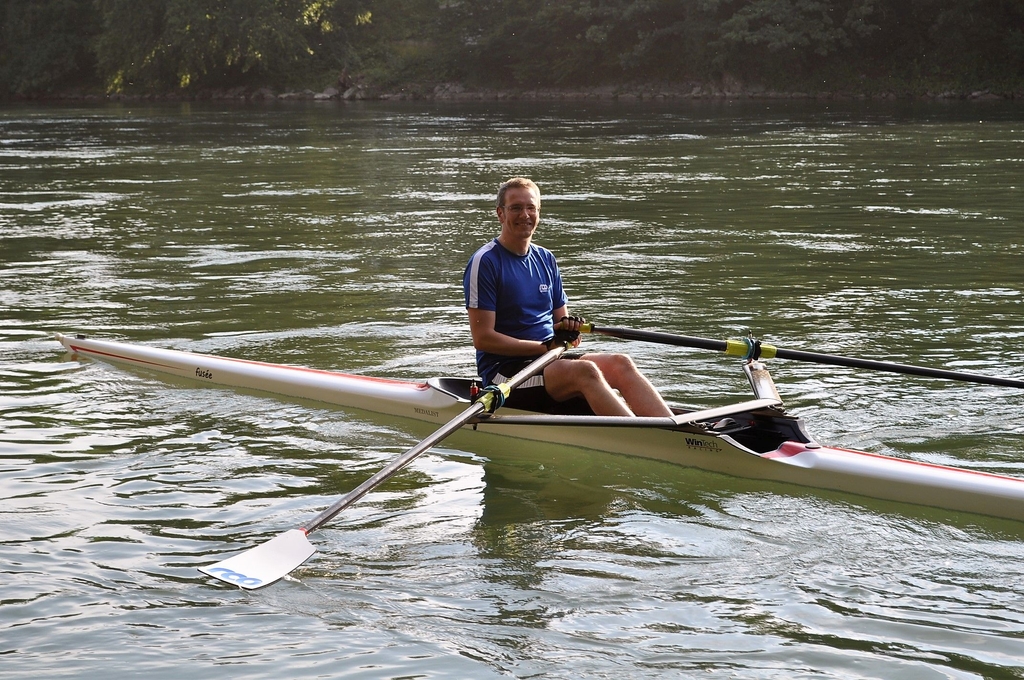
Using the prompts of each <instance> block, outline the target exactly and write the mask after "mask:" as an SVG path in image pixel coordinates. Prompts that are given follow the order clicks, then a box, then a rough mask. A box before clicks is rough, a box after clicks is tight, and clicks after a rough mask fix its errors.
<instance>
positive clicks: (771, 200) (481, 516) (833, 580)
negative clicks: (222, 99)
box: [0, 102, 1024, 679]
mask: <svg viewBox="0 0 1024 680" xmlns="http://www.w3.org/2000/svg"><path fill="white" fill-rule="evenodd" d="M514 174H525V175H529V176H532V177H533V178H534V179H536V180H537V181H538V183H539V184H540V185H541V188H542V191H543V193H544V213H543V217H542V225H541V229H540V232H539V233H538V236H537V241H538V242H539V243H541V244H542V245H545V246H548V247H549V248H551V249H553V250H554V251H555V252H556V253H557V254H558V255H559V258H560V261H561V263H562V268H563V274H564V276H565V277H566V280H567V287H568V291H569V294H570V297H571V307H572V308H573V309H574V310H575V311H578V312H581V313H583V314H584V315H586V316H587V317H588V318H590V319H591V320H594V321H596V322H598V323H603V324H605V325H618V326H630V327H640V328H653V329H659V330H668V331H674V332H680V333H684V334H687V335H696V336H703V337H711V338H724V337H729V336H735V335H738V334H743V333H746V332H747V330H748V329H749V330H752V331H753V332H754V333H755V334H757V335H759V336H761V337H763V338H765V339H767V340H769V341H771V342H773V343H774V344H777V345H779V346H780V347H787V348H793V349H808V350H812V351H820V352H830V353H837V354H845V355H852V356H861V357H868V358H874V359H882V360H892V361H900V362H905V363H916V364H924V365H928V366H934V367H941V368H949V369H953V370H962V371H974V372H981V373H989V374H993V375H1005V376H1008V377H1015V378H1018V379H1024V110H1022V109H1021V108H1020V107H1019V106H1016V107H1014V106H1009V107H1003V106H1002V105H992V106H986V105H978V104H975V105H972V106H960V105H951V106H908V105H892V106H884V107H883V106H881V105H878V104H876V105H873V106H870V107H862V106H858V105H837V104H820V103H819V104H812V105H808V104H800V105H783V104H777V103H771V104H764V103H761V104H741V103H735V102H734V103H716V104H692V105H686V106H683V105H675V106H659V105H654V104H646V105H625V104H619V105H614V104H601V105H597V104H581V103H576V104H572V105H554V104H551V105H547V104H545V105H537V104H527V103H505V104H501V105H497V104H494V105H485V104H479V105H472V106H468V105H444V106H440V105H426V104H411V103H407V104H390V105H389V104H374V105H341V106H338V105H334V104H328V105H324V106H298V105H297V106H289V107H284V106H282V107H279V108H278V107H266V108H242V107H223V108H216V107H212V106H211V107H206V106H197V105H191V106H189V105H177V104H175V105H166V106H161V105H131V106H127V105H125V106H108V107H96V108H30V107H24V108H6V109H0V310H2V314H0V514H2V517H3V523H2V526H0V542H2V550H0V568H2V574H3V578H2V579H0V669H2V673H3V676H4V677H5V678H28V677H33V678H36V677H56V676H61V675H63V676H74V677H83V678H94V677H95V678H99V677H103V678H109V677H127V676H130V675H133V674H138V675H145V677H153V678H180V677H185V676H186V675H192V676H195V677H203V678H220V677H245V678H262V677H274V678H282V677H284V678H298V677H331V678H340V677H345V678H349V677H351V678H411V677H425V678H442V677H444V678H452V677H460V678H491V677H494V678H499V677H515V678H534V677H544V678H584V677H586V678H616V679H620V678H664V677H694V676H699V677H715V678H794V677H822V678H839V677H847V678H862V677H873V678H895V677H899V678H1014V677H1024V570H1022V567H1021V565H1022V564H1024V525H1022V524H1020V523H1017V522H1010V521H1002V520H994V519H990V518H985V517H979V516H973V515H968V514H957V513H950V512H944V511H939V510H931V509H924V508H916V507H912V506H904V505H900V504H897V503H882V502H877V501H871V500H866V499H862V498H858V497H854V496H845V495H841V494H836V493H816V492H814V491H811V490H806V489H799V488H796V487H787V486H782V485H778V484H772V483H767V482H763V483H762V482H756V481H749V480H738V479H732V478H728V477H724V476H719V475H715V474H711V473H707V472H702V471H699V470H692V469H685V468H681V467H675V466H670V465H666V464H660V463H654V462H651V461H644V460H641V459H633V458H625V457H618V456H612V455H608V454H601V453H595V452H592V451H586V450H582V449H577V448H571V447H567V446H565V445H563V444H562V443H558V444H555V443H552V444H550V445H544V444H530V443H524V442H519V441H515V440H501V439H496V438H495V439H487V438H473V437H470V436H469V435H466V434H457V435H455V436H454V437H452V438H451V439H449V440H446V441H445V442H444V443H443V445H442V446H441V447H439V448H437V449H436V450H435V451H433V452H431V453H429V454H427V455H425V456H423V457H422V458H420V459H418V460H417V461H416V462H414V463H413V464H412V466H411V467H410V468H409V469H408V470H406V471H404V472H403V473H401V474H400V475H399V476H398V477H396V478H395V479H394V480H392V481H391V482H389V483H388V484H386V485H385V486H383V487H381V488H380V489H379V490H378V491H375V492H374V493H372V494H370V495H369V496H368V497H367V498H365V499H364V500H363V501H361V502H360V503H358V504H357V505H355V506H353V507H352V508H351V509H349V510H347V511H346V512H345V513H343V514H342V515H340V516H339V517H338V518H336V519H335V520H334V521H333V522H332V523H331V524H329V525H328V526H327V527H325V528H323V529H322V530H320V531H318V532H317V533H316V534H315V535H314V537H313V542H314V543H315V545H316V546H317V547H318V549H319V553H318V554H317V555H316V556H315V557H314V558H313V559H312V560H311V561H310V562H308V563H307V564H306V565H304V566H303V567H301V568H300V569H298V570H297V571H296V572H294V574H293V576H294V579H292V580H288V581H283V582H280V583H278V584H276V585H274V586H272V587H270V588H266V589H263V590H259V591H254V592H243V591H240V590H238V589H235V588H232V587H229V586H225V585H223V584H220V583H217V582H213V581H211V580H209V579H207V578H206V577H204V576H202V575H201V574H200V573H199V572H198V571H197V567H198V566H201V565H205V564H209V563H210V562H212V561H216V560H219V559H221V558H223V557H226V556H228V555H231V554H234V553H237V552H239V551H241V550H243V549H245V548H248V547H251V546H252V545H255V544H257V543H259V542H261V541H263V540H266V539H268V538H270V537H272V536H274V535H276V534H277V533H279V532H281V531H284V530H286V529H289V528H292V527H293V526H297V525H299V524H301V522H302V521H303V520H305V519H308V518H310V517H311V516H313V515H315V514H316V513H318V512H319V511H320V510H322V509H323V508H324V507H326V506H327V505H329V504H330V503H332V502H333V501H334V500H336V499H337V498H338V497H340V495H341V494H343V493H344V492H346V491H348V490H349V489H351V488H353V487H354V486H355V485H357V484H358V483H359V482H361V481H362V480H363V479H365V478H366V477H368V476H369V475H371V474H372V473H373V472H375V471H376V470H378V469H379V468H380V467H382V466H383V465H384V464H386V463H387V462H388V461H390V460H391V459H393V458H394V457H395V456H397V455H398V454H399V453H400V452H402V451H403V450H405V449H406V448H408V447H410V446H412V445H413V444H415V443H416V442H417V441H418V440H419V439H420V438H422V437H424V436H426V435H427V434H428V433H429V432H430V427H429V426H426V425H415V424H410V423H405V422H398V421H392V420H388V419H386V418H384V417H379V416H372V415H367V414H365V413H352V412H345V411H340V410H338V409H333V408H330V407H326V406H324V405H322V404H317V403H314V402H306V403H289V402H283V401H280V400H277V399H274V398H270V397H266V396H262V395H259V394H254V393H240V392H234V391H227V390H218V389H210V388H208V387H201V386H199V385H196V384H192V383H189V382H186V381H179V382H174V381H167V380H165V379H161V378H159V377H157V376H155V375H149V374H145V373H141V372H130V371H126V370H124V369H119V368H114V367H112V366H108V365H104V364H100V363H96V362H92V361H89V360H84V359H79V358H77V357H74V356H70V355H67V354H66V353H64V352H63V351H62V348H61V347H60V346H59V345H58V343H57V342H55V341H54V340H53V339H52V334H53V333H54V332H85V333H89V334H90V335H93V336H97V337H108V338H114V339H122V340H128V341H133V342H140V343H146V344H153V345H157V346H161V347H175V348H182V349H189V350H195V351H203V352H212V353H217V354H223V355H228V356H234V357H246V358H253V359H260V360H266V361H273V362H283V363H290V364H298V365H303V366H312V367H317V368H336V369H342V370H347V371H352V372H357V373H363V374H367V375H377V376H394V377H404V378H420V377H426V376H430V375H436V374H453V375H471V374H472V373H473V368H472V351H471V350H470V348H469V333H468V329H467V326H466V320H465V311H464V310H463V307H462V293H461V275H462V270H463V267H464V265H465V262H466V260H467V258H468V257H469V255H470V253H471V252H472V251H473V250H474V249H475V248H476V247H477V246H478V245H480V244H481V243H482V242H484V241H486V240H487V239H488V238H490V237H491V236H493V235H494V234H495V233H496V220H495V217H494V215H493V208H492V207H491V206H492V205H493V202H492V201H493V198H492V197H493V194H494V191H495V188H496V186H497V184H498V183H499V182H500V181H501V180H502V179H504V178H506V177H508V176H511V175H514ZM589 345H590V346H592V347H600V348H614V349H617V350H624V351H629V352H630V353H631V354H632V355H633V356H634V357H635V358H636V360H637V362H638V363H639V364H641V365H642V367H643V368H644V369H645V370H647V371H648V372H649V373H650V375H651V376H652V379H653V380H654V382H655V383H656V384H657V385H658V387H659V388H661V389H662V390H663V391H664V392H665V394H666V395H667V396H668V398H669V399H670V400H671V401H673V402H675V403H678V404H681V405H685V406H691V407H695V406H712V405H719V404H724V403H728V402H729V401H730V400H737V399H742V398H747V397H748V393H749V388H748V387H746V386H745V382H744V379H743V377H742V374H741V372H740V367H739V366H738V364H737V363H736V361H735V360H731V359H727V358H725V357H723V356H719V355H712V354H709V353H707V352H703V351H698V350H687V349H680V348H668V347H664V346H656V345H639V344H635V343H634V344H630V343H623V342H620V341H615V340H611V339H604V340H602V339H590V340H589ZM771 368H772V371H773V375H774V377H775V379H776V382H777V384H778V386H779V389H780V391H781V392H782V394H783V396H784V398H785V399H786V403H787V406H788V407H789V409H790V410H791V411H792V412H795V413H798V414H800V415H803V416H804V417H805V418H806V420H807V422H808V427H809V429H810V430H811V431H812V433H813V434H814V435H815V436H816V437H817V438H818V439H820V440H822V441H827V442H829V443H833V444H838V445H843V446H851V447H855V448H859V449H862V450H867V451H874V452H880V453H885V454H889V455H896V456H901V457H907V458H912V459H915V460H921V461H928V462H938V463H947V464H955V465H959V466H963V467H969V468H972V469H979V470H988V471H994V472H1000V473H1005V474H1014V475H1020V476H1024V416H1022V415H1021V411H1022V408H1024V394H1022V392H1021V391H1019V390H1012V389H1009V388H998V387H986V386H981V385H974V384H968V383H958V382H956V383H954V382H940V381H935V380H927V379H920V378H910V377H906V376H899V375H893V374H878V373H871V372H867V371H862V370H853V369H842V368H836V367H827V366H819V365H813V364H796V363H786V362H775V363H772V365H771Z"/></svg>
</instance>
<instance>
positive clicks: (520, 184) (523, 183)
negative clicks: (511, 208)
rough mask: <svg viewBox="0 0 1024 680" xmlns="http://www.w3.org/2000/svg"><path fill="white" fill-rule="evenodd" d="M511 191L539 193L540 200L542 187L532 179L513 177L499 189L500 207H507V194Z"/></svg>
mask: <svg viewBox="0 0 1024 680" xmlns="http://www.w3.org/2000/svg"><path fill="white" fill-rule="evenodd" d="M509 189H530V190H531V191H535V192H537V199H538V200H540V187H538V186H537V185H536V184H535V183H534V181H533V180H532V179H528V178H526V177H513V178H512V179H507V180H505V181H504V182H502V183H501V186H499V187H498V207H499V208H500V207H502V206H503V205H505V193H506V192H507V191H508V190H509Z"/></svg>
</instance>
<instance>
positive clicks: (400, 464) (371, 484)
mask: <svg viewBox="0 0 1024 680" xmlns="http://www.w3.org/2000/svg"><path fill="white" fill-rule="evenodd" d="M565 349H566V348H565V347H564V346H563V347H556V348H555V349H552V350H549V351H548V352H545V353H544V354H543V355H541V356H540V357H539V358H537V359H536V360H534V361H533V362H531V363H530V365H528V366H527V367H526V368H524V369H523V370H521V371H519V373H516V374H515V375H514V376H512V377H511V378H509V379H508V381H507V382H504V383H502V384H501V385H499V386H498V389H500V390H501V392H502V394H503V395H505V396H508V394H509V392H511V391H512V390H513V389H515V388H516V387H517V386H519V385H520V384H522V383H523V382H525V381H526V380H528V379H529V378H530V377H531V376H533V375H536V374H537V373H539V372H541V371H542V370H544V367H545V366H547V365H548V364H550V363H551V362H552V361H554V360H555V359H557V358H558V357H559V356H561V354H562V352H564V351H565ZM494 398H496V397H495V395H493V394H489V393H488V394H484V395H483V397H482V398H481V399H480V400H479V401H476V402H473V404H472V405H471V406H470V407H469V408H467V409H466V410H465V411H463V412H462V413H461V414H459V415H458V416H456V417H455V418H453V419H452V420H450V421H449V422H448V423H447V424H446V425H444V426H443V427H441V428H440V429H439V430H437V431H436V432H434V433H433V434H432V435H430V436H429V437H427V438H426V439H424V440H423V441H421V442H420V443H419V444H417V445H416V446H414V447H412V448H411V449H409V450H408V451H406V452H405V453H403V454H402V455H401V456H399V457H398V458H396V459H394V460H393V461H391V462H390V463H388V464H387V465H386V466H385V467H383V468H382V469H381V470H380V471H378V472H377V474H375V475H373V476H372V477H370V478H369V479H367V480H366V481H365V482H363V483H362V484H360V485H359V486H357V487H356V488H354V489H352V491H350V492H348V493H347V494H345V496H343V497H342V498H341V499H339V500H338V502H337V503H335V504H334V505H332V506H331V507H329V508H327V509H326V510H324V511H323V512H321V513H320V514H319V515H317V516H316V517H314V518H313V520H312V521H311V522H309V523H308V524H306V526H305V527H304V529H303V530H304V531H305V532H306V533H307V534H309V533H312V532H313V531H315V530H316V529H318V528H320V527H321V526H323V525H324V524H325V523H326V522H329V521H330V520H331V519H332V518H334V517H335V516H336V515H337V514H338V513H340V512H341V511H342V510H344V509H345V508H347V507H349V506H350V505H352V504H353V503H355V502H356V501H358V500H359V499H360V498H362V497H363V496H365V495H366V494H368V493H369V492H370V491H372V490H373V489H375V488H376V487H378V486H380V485H381V484H383V483H384V482H385V481H387V480H388V479H390V478H391V477H393V476H394V475H395V474H396V473H397V472H398V471H399V470H401V469H402V468H404V467H405V466H406V465H408V464H409V463H411V462H412V461H413V460H415V459H416V458H418V457H419V456H420V455H421V454H423V453H424V452H426V451H427V450H429V449H431V448H433V447H434V446H436V445H437V444H438V443H439V442H440V441H441V440H443V439H445V438H446V437H448V435H450V434H452V433H453V432H455V431H456V430H458V429H459V428H461V427H462V426H463V425H465V424H466V423H468V422H469V421H470V420H472V419H473V418H475V417H476V416H478V415H480V414H481V413H483V412H484V411H486V410H488V409H489V408H490V406H491V401H492V400H493V399H494Z"/></svg>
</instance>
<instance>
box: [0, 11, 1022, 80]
mask: <svg viewBox="0 0 1024 680" xmlns="http://www.w3.org/2000/svg"><path fill="white" fill-rule="evenodd" d="M0 21H2V23H0V92H6V93H8V94H9V95H10V94H15V95H32V94H41V93H47V92H54V91H60V90H66V89H69V88H74V87H86V86H92V87H95V88H102V89H105V90H106V91H108V92H170V91H185V92H193V91H200V90H204V89H213V88H230V87H238V86H245V87H258V86H263V85H270V86H278V87H283V86H292V87H294V86H303V85H306V84H314V83H316V84H320V85H322V84H325V81H326V82H330V81H331V80H332V79H333V78H336V77H337V74H338V73H339V72H342V71H343V70H348V71H349V72H351V73H360V74H362V75H363V76H365V77H366V78H367V79H369V80H372V81H374V82H376V83H378V84H383V85H395V84H402V83H409V82H415V81H419V82H424V83H429V82H441V81H459V82H464V83H466V84H472V85H478V86H488V85H489V86H494V87H512V86H514V87H578V86H587V85H608V84H620V83H641V82H642V83H646V82H657V81H667V82H686V81H702V82H707V81H710V80H715V79H719V78H722V77H731V78H733V79H740V80H744V81H749V82H756V83H763V84H765V85H767V86H772V85H774V84H778V83H788V84H793V83H801V82H804V83H813V82H817V83H821V82H825V81H828V80H829V79H832V81H834V82H836V83H847V84H849V83H857V82H875V83H877V82H886V81H897V80H898V81H901V82H905V83H915V82H916V83H928V84H932V83H946V84H948V85H956V84H959V85H963V86H976V87H982V86H985V85H986V84H988V83H1014V84H1019V83H1020V82H1021V81H1022V80H1024V2H1021V1H1020V0H145V1H144V2H142V1H140V0H0Z"/></svg>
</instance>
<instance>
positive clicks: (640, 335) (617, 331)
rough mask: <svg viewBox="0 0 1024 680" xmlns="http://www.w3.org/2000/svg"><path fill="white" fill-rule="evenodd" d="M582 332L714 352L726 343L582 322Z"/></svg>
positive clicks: (724, 346) (721, 349)
mask: <svg viewBox="0 0 1024 680" xmlns="http://www.w3.org/2000/svg"><path fill="white" fill-rule="evenodd" d="M580 330H582V331H583V332H584V333H599V334H600V335H610V336H612V337H613V338H622V339H623V340H639V341H641V342H656V343H661V344H662V345H678V346H680V347H694V348H697V349H709V350H712V351H715V352H724V351H726V347H727V345H728V343H727V342H726V341H725V340H708V339H707V338H694V337H690V336H688V335H675V334H673V333H661V332H658V331H642V330H637V329H635V328H615V327H612V326H595V325H593V324H584V325H583V327H582V328H581V329H580Z"/></svg>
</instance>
